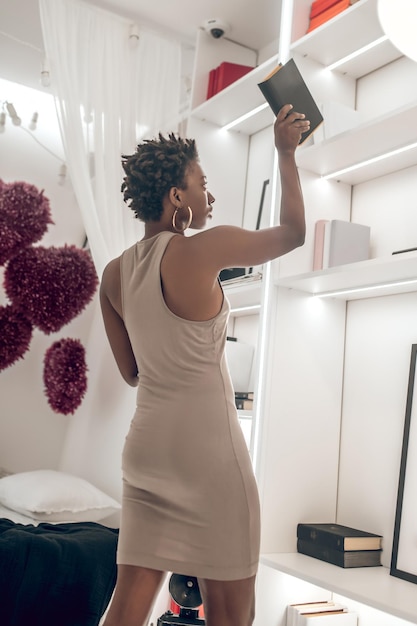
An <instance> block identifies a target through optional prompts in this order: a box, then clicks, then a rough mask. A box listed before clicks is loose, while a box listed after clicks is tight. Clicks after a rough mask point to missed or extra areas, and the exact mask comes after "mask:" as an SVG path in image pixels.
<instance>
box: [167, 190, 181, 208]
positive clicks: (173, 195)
mask: <svg viewBox="0 0 417 626" xmlns="http://www.w3.org/2000/svg"><path fill="white" fill-rule="evenodd" d="M168 197H169V200H170V202H171V203H172V204H173V205H175V206H177V205H178V202H180V201H181V198H180V196H179V193H178V187H171V189H170V190H169V194H168Z"/></svg>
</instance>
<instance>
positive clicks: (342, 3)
mask: <svg viewBox="0 0 417 626" xmlns="http://www.w3.org/2000/svg"><path fill="white" fill-rule="evenodd" d="M355 2H357V0H336V1H334V2H331V1H330V0H329V1H328V2H327V3H326V2H323V4H321V5H318V6H313V5H315V3H314V2H313V5H312V6H311V10H310V22H309V25H308V29H307V33H310V32H311V31H312V30H314V29H315V28H317V27H318V26H321V25H322V24H324V23H325V22H328V21H329V20H330V19H332V17H335V16H336V15H339V13H341V12H342V11H345V10H346V9H347V8H348V7H350V5H351V4H354V3H355Z"/></svg>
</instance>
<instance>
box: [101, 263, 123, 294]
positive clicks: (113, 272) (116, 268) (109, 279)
mask: <svg viewBox="0 0 417 626" xmlns="http://www.w3.org/2000/svg"><path fill="white" fill-rule="evenodd" d="M120 261H121V256H119V257H116V258H115V259H112V260H111V261H109V262H108V263H107V265H106V266H105V268H104V270H103V274H102V278H101V288H102V289H104V290H107V289H108V288H109V287H111V286H113V285H115V284H118V283H119V282H120Z"/></svg>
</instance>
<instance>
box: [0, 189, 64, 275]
mask: <svg viewBox="0 0 417 626" xmlns="http://www.w3.org/2000/svg"><path fill="white" fill-rule="evenodd" d="M49 224H53V221H52V218H51V209H50V205H49V200H48V198H46V197H45V196H44V195H43V191H38V189H37V188H36V187H35V186H34V185H30V184H28V183H24V182H15V183H5V182H3V181H0V265H4V263H5V262H6V261H7V260H8V259H11V258H12V257H13V256H14V255H15V254H16V253H17V252H19V250H21V249H22V248H24V247H27V246H30V245H31V244H33V243H36V242H37V241H40V240H41V239H42V237H43V235H44V234H45V233H46V231H47V230H48V225H49Z"/></svg>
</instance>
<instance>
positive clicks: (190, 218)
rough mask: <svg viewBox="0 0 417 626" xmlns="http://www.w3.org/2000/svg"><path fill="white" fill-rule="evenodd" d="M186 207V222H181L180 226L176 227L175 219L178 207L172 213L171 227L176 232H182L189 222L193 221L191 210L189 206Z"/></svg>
mask: <svg viewBox="0 0 417 626" xmlns="http://www.w3.org/2000/svg"><path fill="white" fill-rule="evenodd" d="M187 209H188V220H187V222H186V223H183V227H182V228H178V226H177V221H176V220H177V214H178V211H179V210H180V207H177V208H176V209H175V211H174V213H173V215H172V227H173V229H174V230H175V231H176V232H177V233H183V232H184V231H185V230H187V228H188V227H189V226H190V224H191V222H192V221H193V212H192V210H191V207H189V206H187Z"/></svg>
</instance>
